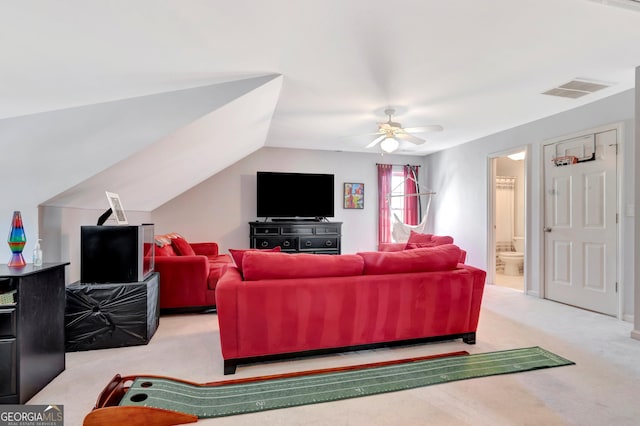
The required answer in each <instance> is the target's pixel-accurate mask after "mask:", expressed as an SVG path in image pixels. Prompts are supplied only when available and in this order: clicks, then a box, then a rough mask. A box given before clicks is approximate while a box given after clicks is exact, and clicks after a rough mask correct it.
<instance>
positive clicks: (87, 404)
mask: <svg viewBox="0 0 640 426" xmlns="http://www.w3.org/2000/svg"><path fill="white" fill-rule="evenodd" d="M217 329H218V325H217V318H216V315H215V314H208V315H198V314H196V315H193V314H191V315H180V316H163V317H161V320H160V327H159V329H158V331H157V332H156V335H155V336H154V337H153V339H152V341H151V342H150V343H149V344H148V345H147V346H136V347H128V348H119V349H103V350H96V351H88V352H72V353H68V354H67V358H66V360H67V369H66V370H65V371H64V372H63V373H62V374H60V375H59V376H58V377H57V378H56V379H55V380H54V381H53V382H52V383H51V384H49V385H48V386H47V387H46V388H45V389H43V390H42V391H41V392H40V393H39V394H37V395H36V396H35V397H34V398H32V400H31V401H30V403H32V404H63V405H64V409H65V420H66V421H65V424H66V425H70V426H73V425H81V424H82V420H83V418H84V416H85V415H86V414H87V413H88V412H89V411H90V410H91V408H92V406H93V404H94V403H95V399H96V398H97V396H98V393H99V392H100V391H101V390H102V388H103V387H104V386H105V385H106V383H107V382H108V381H109V380H110V379H111V378H112V376H113V375H114V374H115V373H120V374H122V375H129V374H158V375H166V376H173V377H178V378H181V379H185V380H190V381H195V382H209V381H215V380H224V379H229V378H230V377H235V378H240V377H250V376H259V375H268V374H277V373H285V372H291V371H301V370H311V369H318V368H329V367H335V366H342V365H356V364H363V363H370V362H377V361H385V360H391V359H401V358H408V357H414V356H423V355H429V354H437V353H442V352H453V351H459V350H467V351H469V352H471V353H481V352H489V351H496V350H503V349H512V348H519V347H529V346H542V347H544V348H545V349H548V350H550V351H552V352H554V353H556V354H558V355H560V356H563V357H565V358H568V359H571V360H572V361H574V362H576V365H574V366H568V367H563V368H556V369H549V370H540V371H533V372H526V373H521V374H517V375H506V376H492V377H486V378H479V379H472V380H466V381H461V382H454V383H447V384H443V385H435V386H430V387H425V388H417V389H412V390H407V391H400V392H394V393H386V394H381V395H375V396H369V397H364V398H356V399H348V400H342V401H338V402H333V403H326V404H315V405H307V406H301V407H295V408H289V409H282V410H273V411H267V412H262V413H255V414H246V415H241V416H232V417H223V418H217V419H209V420H201V421H199V422H198V424H202V425H207V424H211V425H214V424H215V425H252V426H254V425H331V426H336V425H394V426H395V425H492V426H495V425H637V424H640V341H636V340H632V339H630V337H629V333H630V331H631V329H632V326H631V324H629V323H625V322H621V321H618V320H616V319H613V318H609V317H606V316H602V315H598V314H594V313H591V312H587V311H582V310H579V309H575V308H571V307H568V306H564V305H561V304H557V303H553V302H549V301H545V300H539V299H536V298H532V297H530V296H525V295H524V294H523V293H522V292H517V291H514V290H511V289H508V288H501V287H496V286H487V287H486V291H485V299H484V302H483V310H482V314H481V317H480V325H479V330H478V339H477V341H478V343H477V344H476V345H466V344H464V343H462V342H461V341H460V340H458V341H453V342H445V343H435V344H429V345H418V346H411V347H404V348H393V349H379V350H372V351H362V352H350V353H343V354H337V355H331V356H323V357H315V358H306V359H301V360H293V361H281V362H272V363H264V364H254V365H248V366H240V367H239V368H238V372H237V373H236V375H235V376H224V375H223V374H222V357H221V354H220V346H219V341H218V331H217Z"/></svg>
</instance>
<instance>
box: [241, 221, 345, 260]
mask: <svg viewBox="0 0 640 426" xmlns="http://www.w3.org/2000/svg"><path fill="white" fill-rule="evenodd" d="M249 227H250V235H249V243H250V247H251V248H257V249H269V248H274V247H277V246H280V248H281V249H282V251H285V252H290V253H318V254H340V243H341V241H340V239H341V232H342V222H317V221H298V220H295V221H276V222H249Z"/></svg>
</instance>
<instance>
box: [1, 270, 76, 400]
mask: <svg viewBox="0 0 640 426" xmlns="http://www.w3.org/2000/svg"><path fill="white" fill-rule="evenodd" d="M65 265H68V263H45V264H44V265H42V266H33V265H31V264H28V265H27V266H25V267H22V268H9V267H7V266H5V265H0V296H1V298H0V404H24V403H26V402H27V401H28V400H29V399H31V397H33V396H34V395H35V394H36V393H37V392H39V391H40V390H41V389H42V388H43V387H45V386H46V385H47V384H48V383H49V382H50V381H51V380H53V379H54V378H55V377H56V376H57V375H58V374H60V373H61V372H62V371H64V368H65V358H64V356H65V355H64V307H65V290H64V283H65V270H64V268H65Z"/></svg>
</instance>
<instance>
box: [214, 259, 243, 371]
mask: <svg viewBox="0 0 640 426" xmlns="http://www.w3.org/2000/svg"><path fill="white" fill-rule="evenodd" d="M242 284H243V282H242V276H241V275H240V271H238V268H236V267H235V266H229V267H228V268H227V269H226V270H225V272H224V274H223V275H222V277H220V280H218V285H217V286H216V305H217V310H218V325H219V328H220V349H221V350H222V356H223V358H224V359H229V358H237V357H238V347H239V342H238V318H239V315H238V286H240V285H242Z"/></svg>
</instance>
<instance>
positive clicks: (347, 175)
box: [151, 147, 422, 253]
mask: <svg viewBox="0 0 640 426" xmlns="http://www.w3.org/2000/svg"><path fill="white" fill-rule="evenodd" d="M376 163H391V164H407V163H409V164H421V163H422V157H410V156H397V155H396V156H394V155H385V156H380V154H373V153H372V154H361V153H347V152H332V151H312V150H298V149H284V148H268V147H267V148H262V149H260V150H258V151H256V152H255V153H253V154H251V155H249V156H248V157H246V158H244V159H242V160H241V161H239V162H237V163H236V164H234V165H232V166H230V167H228V168H227V169H225V170H223V171H221V172H220V173H218V174H216V175H215V176H214V177H212V178H210V179H208V180H206V181H205V182H203V183H202V184H200V185H198V186H196V187H194V188H193V189H191V190H189V191H187V192H185V193H184V194H182V195H180V196H178V197H176V198H175V199H173V200H171V201H170V202H168V203H166V204H165V205H163V206H161V207H159V208H157V209H155V210H153V211H152V212H151V221H152V222H153V223H154V224H155V226H156V233H166V232H178V233H180V234H182V235H183V236H184V237H185V238H186V239H187V240H190V241H216V242H217V243H218V244H220V248H221V251H222V252H226V251H227V250H228V249H230V248H247V247H249V225H248V222H250V221H254V220H256V219H258V218H257V217H256V215H255V214H256V171H258V170H260V171H276V172H305V173H333V174H334V175H335V185H336V187H335V217H334V218H331V220H332V221H338V222H343V226H342V252H343V253H355V252H357V251H365V250H375V249H376V246H377V236H376V230H377V209H378V200H377V187H378V183H377V169H376ZM344 182H361V183H364V189H365V198H364V209H361V210H357V209H356V210H345V209H343V208H342V184H343V183H344ZM259 219H261V220H262V219H263V218H259Z"/></svg>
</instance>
